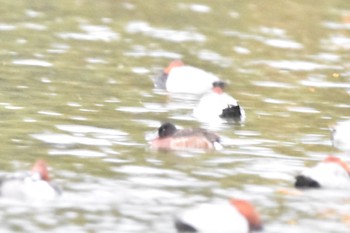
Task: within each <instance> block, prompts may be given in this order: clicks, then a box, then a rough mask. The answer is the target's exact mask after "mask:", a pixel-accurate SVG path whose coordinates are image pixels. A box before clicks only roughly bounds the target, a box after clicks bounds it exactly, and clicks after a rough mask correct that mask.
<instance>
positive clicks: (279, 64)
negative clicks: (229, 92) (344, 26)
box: [253, 61, 342, 71]
mask: <svg viewBox="0 0 350 233" xmlns="http://www.w3.org/2000/svg"><path fill="white" fill-rule="evenodd" d="M253 63H254V64H265V65H268V66H271V67H273V68H278V69H283V70H293V71H312V70H319V69H342V67H341V66H331V65H321V64H318V63H314V62H307V61H258V62H253Z"/></svg>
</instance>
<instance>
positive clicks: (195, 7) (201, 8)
mask: <svg viewBox="0 0 350 233" xmlns="http://www.w3.org/2000/svg"><path fill="white" fill-rule="evenodd" d="M178 6H179V8H180V9H185V10H191V11H193V12H198V13H209V12H210V11H211V8H210V7H209V6H207V5H202V4H184V3H180V4H178Z"/></svg>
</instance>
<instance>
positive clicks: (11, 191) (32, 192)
mask: <svg viewBox="0 0 350 233" xmlns="http://www.w3.org/2000/svg"><path fill="white" fill-rule="evenodd" d="M60 194H61V191H60V190H59V188H58V187H57V186H55V185H54V184H52V183H51V182H50V177H49V173H48V169H47V164H46V162H45V161H44V160H37V161H36V162H35V164H34V166H33V167H32V169H31V171H28V172H24V173H16V174H13V175H11V176H8V177H4V178H3V179H1V180H0V196H2V197H7V198H16V199H25V200H28V199H29V200H51V199H54V198H55V197H57V196H59V195H60Z"/></svg>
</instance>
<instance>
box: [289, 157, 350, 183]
mask: <svg viewBox="0 0 350 233" xmlns="http://www.w3.org/2000/svg"><path fill="white" fill-rule="evenodd" d="M295 187H297V188H301V189H304V188H321V187H322V188H350V167H349V165H348V164H347V163H345V162H344V161H342V160H341V159H340V158H338V157H335V156H328V157H327V158H326V159H325V160H323V161H322V162H320V163H318V164H317V165H316V166H314V167H311V168H307V169H305V170H304V171H303V172H302V173H301V174H300V175H298V176H296V181H295Z"/></svg>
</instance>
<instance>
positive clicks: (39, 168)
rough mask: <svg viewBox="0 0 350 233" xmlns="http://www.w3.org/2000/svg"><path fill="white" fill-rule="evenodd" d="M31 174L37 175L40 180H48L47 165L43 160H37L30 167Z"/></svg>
mask: <svg viewBox="0 0 350 233" xmlns="http://www.w3.org/2000/svg"><path fill="white" fill-rule="evenodd" d="M32 172H37V173H39V174H40V177H41V179H43V180H46V181H49V180H50V177H49V172H48V169H47V164H46V162H45V161H44V160H41V159H40V160H37V161H36V162H35V164H34V166H33V167H32Z"/></svg>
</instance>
